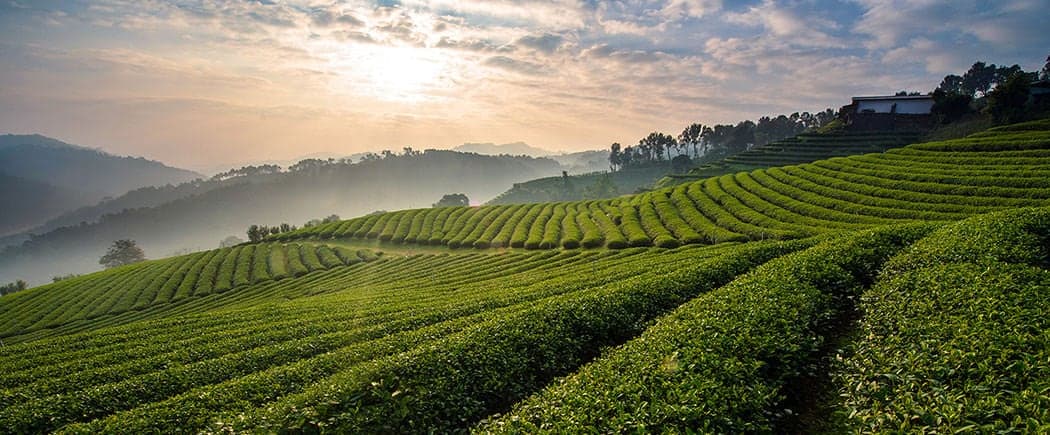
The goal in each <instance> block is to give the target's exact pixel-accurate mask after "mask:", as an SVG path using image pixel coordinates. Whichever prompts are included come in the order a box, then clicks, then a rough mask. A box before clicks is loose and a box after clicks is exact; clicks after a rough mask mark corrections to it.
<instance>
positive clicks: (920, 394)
mask: <svg viewBox="0 0 1050 435" xmlns="http://www.w3.org/2000/svg"><path fill="white" fill-rule="evenodd" d="M1047 222H1050V209H1046V208H1043V209H1034V210H1033V209H1028V210H1019V211H1010V212H1004V213H998V214H991V215H982V216H980V217H977V218H973V219H968V220H965V221H962V222H960V223H958V224H953V225H950V226H947V227H944V228H943V229H941V230H940V231H937V232H935V233H934V234H932V235H930V236H929V237H926V238H925V239H923V240H921V241H919V242H918V243H916V244H915V245H914V246H912V247H911V248H910V249H908V250H906V251H905V252H903V253H902V254H900V255H898V256H897V257H895V258H894V259H893V260H892V261H891V262H890V264H889V265H888V266H887V268H886V270H885V271H884V272H883V273H882V275H881V276H880V278H879V280H878V282H877V284H876V285H875V287H874V288H873V289H872V291H870V292H868V293H867V294H866V295H865V297H864V299H863V303H862V308H863V310H864V320H863V323H862V325H861V332H860V334H858V336H859V337H860V338H861V339H860V340H859V341H858V343H857V344H856V347H855V349H853V352H852V354H851V355H850V356H849V357H848V358H847V359H846V360H845V361H844V362H843V364H842V365H841V367H840V368H839V370H838V371H837V380H838V382H839V383H840V385H842V394H843V402H842V406H841V408H840V411H839V413H840V414H841V417H842V420H843V424H844V426H845V427H846V428H848V430H850V431H865V432H867V431H870V432H882V431H903V432H918V431H922V432H997V433H1018V432H1029V433H1035V432H1043V431H1046V430H1047V429H1048V428H1050V426H1048V424H1047V422H1048V421H1050V397H1048V396H1047V395H1046V391H1047V390H1048V388H1050V351H1048V349H1050V341H1048V337H1047V335H1046V334H1045V331H1047V330H1048V328H1050V321H1048V319H1050V299H1047V298H1046V283H1047V282H1050V281H1048V280H1050V272H1048V270H1047V266H1048V262H1047V258H1048V257H1047V253H1048V252H1047V246H1048V245H1047V243H1046V242H1047V240H1048V239H1050V225H1048V224H1047Z"/></svg>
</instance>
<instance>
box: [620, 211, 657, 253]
mask: <svg viewBox="0 0 1050 435" xmlns="http://www.w3.org/2000/svg"><path fill="white" fill-rule="evenodd" d="M619 210H620V213H621V215H620V216H621V218H620V224H621V226H622V227H623V234H624V236H626V237H627V243H628V244H629V245H631V246H652V244H653V241H652V239H650V238H649V236H647V235H646V234H645V229H643V228H642V223H641V220H640V218H639V216H638V209H637V208H635V207H634V206H633V205H629V204H623V205H620V207H619Z"/></svg>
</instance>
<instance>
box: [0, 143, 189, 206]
mask: <svg viewBox="0 0 1050 435" xmlns="http://www.w3.org/2000/svg"><path fill="white" fill-rule="evenodd" d="M0 173H4V174H7V175H11V176H15V177H21V178H25V179H28V180H36V181H40V182H44V183H48V184H51V185H53V186H58V187H64V188H68V189H74V190H78V191H83V192H95V193H96V194H99V195H103V196H116V195H120V194H122V193H124V192H127V191H129V190H131V189H135V188H138V187H143V186H159V185H164V184H169V183H181V182H183V181H189V180H192V179H194V178H200V177H201V174H198V173H196V172H192V171H187V170H185V169H179V168H173V167H170V166H166V165H164V164H162V163H160V162H156V161H153V160H146V159H144V158H142V157H121V156H115V155H112V154H109V153H106V152H102V151H99V150H93V149H90V148H85V147H81V146H76V145H71V144H67V143H65V142H62V141H59V140H56V139H52V138H49V137H45V136H41V135H38V134H33V135H13V134H7V135H2V136H0ZM100 198H101V197H100ZM100 198H95V201H97V200H98V199H100ZM92 202H94V201H92Z"/></svg>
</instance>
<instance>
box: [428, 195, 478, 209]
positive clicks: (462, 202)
mask: <svg viewBox="0 0 1050 435" xmlns="http://www.w3.org/2000/svg"><path fill="white" fill-rule="evenodd" d="M468 205H470V199H469V198H467V195H464V194H462V193H449V194H447V195H444V196H442V197H441V199H440V200H438V202H436V203H434V207H466V206H468Z"/></svg>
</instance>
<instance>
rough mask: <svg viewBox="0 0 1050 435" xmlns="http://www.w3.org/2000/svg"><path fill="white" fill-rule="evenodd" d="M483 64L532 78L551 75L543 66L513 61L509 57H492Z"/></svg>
mask: <svg viewBox="0 0 1050 435" xmlns="http://www.w3.org/2000/svg"><path fill="white" fill-rule="evenodd" d="M483 63H484V64H485V65H488V66H491V67H495V68H499V69H502V70H507V71H511V72H516V73H519V74H524V75H530V76H537V75H545V74H548V73H549V71H548V70H547V68H546V67H544V66H543V65H540V64H538V63H533V62H528V61H524V60H517V59H512V58H509V57H507V56H492V57H490V58H488V59H485V61H484V62H483Z"/></svg>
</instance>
